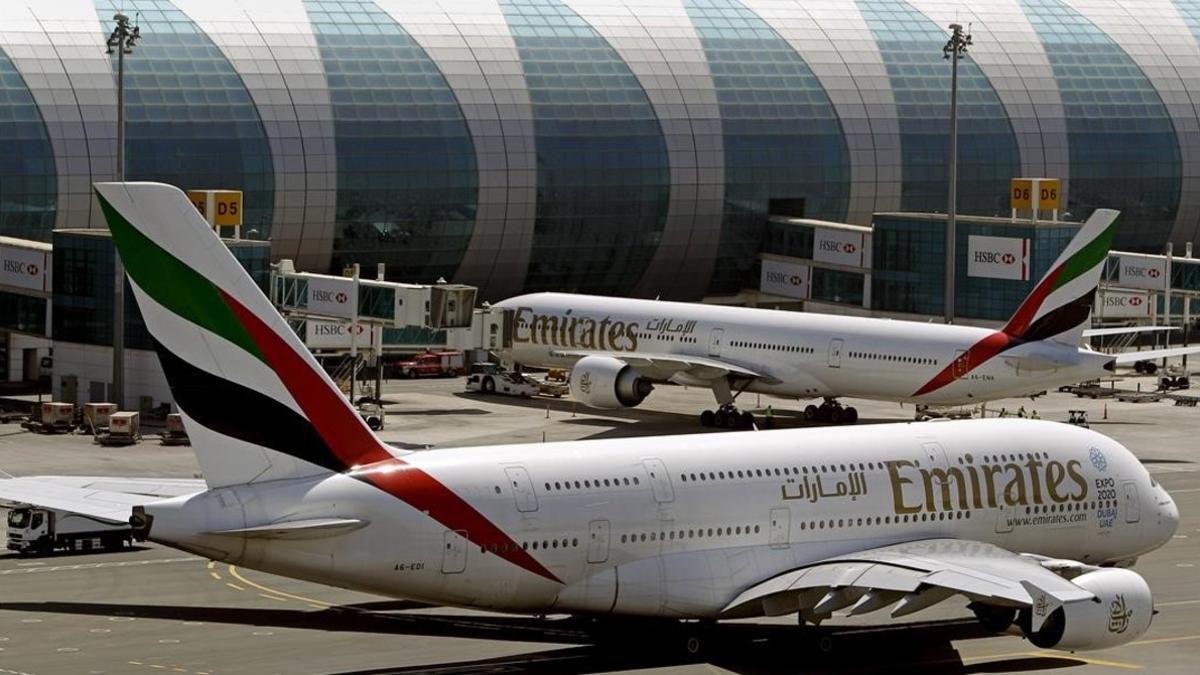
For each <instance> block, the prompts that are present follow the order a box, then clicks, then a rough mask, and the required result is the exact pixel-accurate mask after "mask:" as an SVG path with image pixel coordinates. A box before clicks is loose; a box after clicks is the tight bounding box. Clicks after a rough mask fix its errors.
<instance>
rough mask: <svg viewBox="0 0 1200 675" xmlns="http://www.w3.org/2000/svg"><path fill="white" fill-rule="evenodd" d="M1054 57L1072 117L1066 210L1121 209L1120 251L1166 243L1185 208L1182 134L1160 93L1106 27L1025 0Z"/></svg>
mask: <svg viewBox="0 0 1200 675" xmlns="http://www.w3.org/2000/svg"><path fill="white" fill-rule="evenodd" d="M1021 6H1022V7H1023V8H1024V10H1025V15H1026V16H1027V17H1028V18H1029V21H1030V23H1032V24H1033V27H1034V30H1035V31H1037V34H1038V38H1039V39H1040V40H1041V41H1042V45H1043V47H1044V48H1045V50H1046V56H1047V57H1048V58H1049V59H1050V65H1051V67H1052V68H1053V69H1054V77H1055V79H1056V80H1057V81H1058V88H1059V91H1060V92H1061V93H1062V101H1063V108H1064V109H1065V110H1066V115H1067V134H1068V139H1069V142H1070V153H1071V179H1070V183H1069V184H1068V187H1067V190H1066V192H1067V210H1068V211H1069V212H1070V213H1071V214H1073V215H1074V216H1076V217H1085V216H1086V214H1089V213H1091V212H1092V211H1093V210H1094V209H1096V208H1100V207H1107V208H1115V209H1120V210H1121V220H1122V221H1123V222H1124V223H1125V226H1124V227H1122V228H1121V229H1120V230H1119V231H1118V232H1117V238H1116V242H1115V244H1114V245H1115V247H1116V248H1118V249H1135V250H1139V249H1140V250H1146V249H1148V248H1150V247H1148V246H1147V244H1148V243H1149V242H1160V243H1159V249H1150V250H1152V251H1153V252H1155V253H1158V252H1159V251H1160V250H1161V246H1162V244H1161V242H1166V241H1167V239H1168V238H1169V236H1170V233H1171V228H1172V227H1173V226H1174V224H1175V214H1176V211H1177V210H1178V208H1179V198H1180V189H1181V173H1182V166H1181V163H1180V156H1179V139H1178V138H1177V137H1176V135H1175V126H1174V124H1172V122H1171V118H1170V117H1169V116H1168V115H1167V110H1166V107H1165V106H1164V105H1163V102H1162V99H1161V98H1160V97H1159V95H1158V92H1157V91H1156V90H1155V89H1154V86H1153V85H1152V84H1151V83H1150V80H1149V79H1147V78H1146V75H1145V74H1144V73H1143V72H1142V70H1141V68H1139V67H1138V66H1137V64H1136V63H1134V61H1133V59H1131V58H1130V57H1129V55H1128V54H1127V53H1125V51H1124V50H1123V49H1122V48H1121V47H1120V45H1118V44H1117V43H1116V42H1114V41H1113V40H1112V39H1111V38H1109V37H1108V36H1107V35H1106V34H1105V33H1104V32H1103V31H1101V30H1100V29H1099V28H1097V27H1096V26H1095V25H1094V24H1092V22H1090V21H1088V20H1087V18H1085V17H1084V16H1083V15H1081V14H1079V13H1078V12H1076V11H1075V10H1073V9H1071V8H1070V7H1068V6H1066V5H1065V4H1063V3H1061V2H1059V1H1058V0H1021Z"/></svg>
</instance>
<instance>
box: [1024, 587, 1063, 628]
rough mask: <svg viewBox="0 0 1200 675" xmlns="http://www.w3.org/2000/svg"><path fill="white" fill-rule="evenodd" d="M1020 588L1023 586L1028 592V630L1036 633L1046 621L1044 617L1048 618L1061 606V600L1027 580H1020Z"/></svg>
mask: <svg viewBox="0 0 1200 675" xmlns="http://www.w3.org/2000/svg"><path fill="white" fill-rule="evenodd" d="M1021 588H1024V589H1025V592H1026V593H1028V594H1029V609H1030V611H1029V619H1030V621H1029V630H1030V631H1032V632H1034V633H1036V632H1038V631H1039V630H1041V629H1042V624H1044V623H1046V619H1048V618H1050V615H1051V614H1053V613H1054V611H1055V610H1056V609H1058V608H1059V607H1062V606H1063V602H1062V600H1059V599H1058V598H1056V597H1055V596H1054V595H1052V594H1050V593H1049V592H1047V591H1043V590H1042V589H1040V588H1038V587H1037V586H1034V585H1033V584H1031V583H1029V582H1028V581H1024V580H1022V581H1021Z"/></svg>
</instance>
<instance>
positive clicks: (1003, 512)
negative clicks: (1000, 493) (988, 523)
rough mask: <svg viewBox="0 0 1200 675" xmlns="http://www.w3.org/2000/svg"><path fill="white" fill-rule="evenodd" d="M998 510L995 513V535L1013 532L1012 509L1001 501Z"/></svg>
mask: <svg viewBox="0 0 1200 675" xmlns="http://www.w3.org/2000/svg"><path fill="white" fill-rule="evenodd" d="M999 509H1000V510H999V511H997V512H996V533H997V534H1008V533H1009V532H1012V531H1013V523H1012V516H1013V508H1012V507H1011V506H1009V505H1008V504H1005V503H1004V501H1003V500H1001V501H1000V507H999Z"/></svg>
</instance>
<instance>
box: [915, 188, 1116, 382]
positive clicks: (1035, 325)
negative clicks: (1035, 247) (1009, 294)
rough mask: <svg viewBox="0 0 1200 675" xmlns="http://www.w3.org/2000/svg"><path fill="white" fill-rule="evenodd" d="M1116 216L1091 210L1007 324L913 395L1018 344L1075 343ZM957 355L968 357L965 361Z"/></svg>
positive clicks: (1109, 245)
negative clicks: (1089, 215) (1044, 342)
mask: <svg viewBox="0 0 1200 675" xmlns="http://www.w3.org/2000/svg"><path fill="white" fill-rule="evenodd" d="M1118 215H1120V212H1119V211H1113V210H1111V209H1096V210H1095V211H1093V212H1092V215H1091V217H1090V218H1088V219H1087V222H1086V223H1084V224H1083V227H1081V228H1079V232H1078V233H1076V235H1075V236H1074V238H1072V239H1071V241H1070V242H1069V243H1068V244H1067V247H1066V248H1065V249H1063V252H1062V253H1061V254H1060V255H1059V256H1058V259H1056V260H1055V261H1054V264H1053V265H1051V266H1050V270H1049V271H1048V272H1046V275H1045V276H1043V277H1042V278H1041V279H1040V280H1039V281H1038V283H1037V285H1036V286H1034V287H1033V291H1032V292H1030V293H1029V295H1028V296H1026V297H1025V300H1024V301H1022V302H1021V305H1020V307H1018V308H1017V311H1016V313H1014V314H1013V315H1012V318H1010V319H1009V320H1008V323H1006V324H1005V325H1004V327H1003V328H1001V329H1000V330H998V331H996V332H995V333H993V334H991V335H989V336H987V337H985V338H983V339H982V340H980V341H979V342H977V343H975V344H974V345H972V346H971V348H970V349H968V350H967V353H966V354H965V355H964V356H962V357H960V359H959V360H956V362H954V363H951V364H950V365H947V366H946V367H945V368H944V369H943V370H941V371H940V372H938V374H937V375H935V376H934V377H933V379H931V380H929V381H928V382H926V383H925V384H924V385H923V386H922V387H921V388H920V389H918V390H917V391H916V392H915V393H914V394H913V396H914V397H918V396H924V395H925V394H929V393H931V392H934V391H937V390H938V389H941V388H942V387H944V386H946V385H948V384H950V383H951V382H953V381H954V380H956V379H958V378H959V377H961V376H962V375H964V374H966V373H970V372H971V371H972V370H974V369H976V368H978V367H979V366H981V365H983V364H984V363H986V362H987V361H988V360H989V359H991V358H992V357H994V356H996V355H998V354H1001V353H1003V352H1004V351H1005V350H1008V349H1011V348H1013V347H1016V346H1017V345H1021V344H1025V343H1027V342H1038V341H1043V340H1047V341H1052V342H1059V343H1062V344H1067V345H1072V346H1075V345H1078V344H1079V341H1080V339H1081V338H1082V336H1083V330H1084V328H1085V327H1087V324H1088V318H1089V317H1090V316H1091V313H1092V303H1093V302H1094V301H1095V297H1096V287H1097V286H1099V285H1100V275H1101V274H1102V273H1103V272H1104V263H1105V261H1106V260H1107V259H1108V251H1109V249H1111V248H1112V242H1113V237H1114V236H1116V232H1117V216H1118ZM961 359H966V363H965V364H963V363H962V362H961Z"/></svg>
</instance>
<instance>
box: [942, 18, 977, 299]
mask: <svg viewBox="0 0 1200 675" xmlns="http://www.w3.org/2000/svg"><path fill="white" fill-rule="evenodd" d="M970 46H971V34H970V33H969V32H967V33H964V32H963V27H962V26H960V25H959V24H957V23H952V24H950V39H949V40H948V41H947V42H946V46H945V47H942V58H946V59H949V60H950V191H949V198H948V199H947V200H946V202H947V203H946V307H945V315H946V317H945V318H946V323H953V322H954V296H955V289H954V281H955V278H954V264H955V256H956V255H957V252H958V245H957V244H958V232H957V229H958V222H957V220H958V60H959V59H961V58H962V55H963V54H965V53H967V47H970Z"/></svg>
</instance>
